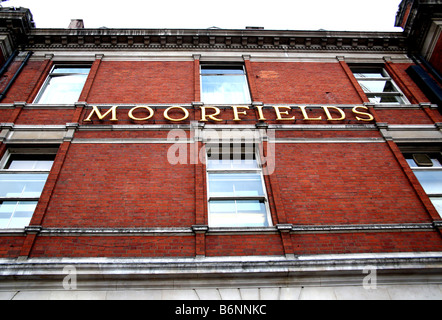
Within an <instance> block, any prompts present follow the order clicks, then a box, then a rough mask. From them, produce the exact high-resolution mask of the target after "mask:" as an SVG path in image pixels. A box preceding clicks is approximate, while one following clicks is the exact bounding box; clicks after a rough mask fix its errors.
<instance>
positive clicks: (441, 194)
mask: <svg viewBox="0 0 442 320" xmlns="http://www.w3.org/2000/svg"><path fill="white" fill-rule="evenodd" d="M413 154H426V155H428V156H429V157H430V158H431V155H435V154H436V155H437V157H436V158H437V160H438V162H439V163H440V164H441V165H442V154H441V153H440V152H431V151H428V152H425V151H416V152H413V151H412V152H404V155H405V158H406V159H409V157H410V156H411V155H413ZM414 162H415V161H414ZM407 163H408V165H409V166H410V168H411V170H412V171H413V173H415V175H416V173H418V172H425V171H427V172H442V166H441V167H438V166H419V165H417V166H414V165H413V164H412V163H410V161H408V160H407ZM415 163H416V162H415ZM416 178H417V179H418V181H419V182H420V183H421V181H420V180H419V178H418V176H417V175H416ZM421 185H422V183H421ZM422 188H424V190H425V187H424V186H423V185H422ZM425 192H426V194H427V195H428V197H429V198H430V200H431V201H432V202H434V201H433V200H439V201H442V189H441V190H440V192H437V193H434V192H432V193H429V192H428V191H426V190H425ZM434 206H435V208H436V210H437V211H438V212H439V215H440V216H441V217H442V208H441V207H439V210H438V207H437V206H436V205H434Z"/></svg>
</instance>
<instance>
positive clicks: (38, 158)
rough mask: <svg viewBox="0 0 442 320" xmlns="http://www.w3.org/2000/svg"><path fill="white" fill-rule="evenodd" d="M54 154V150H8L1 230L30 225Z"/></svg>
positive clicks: (0, 195)
mask: <svg viewBox="0 0 442 320" xmlns="http://www.w3.org/2000/svg"><path fill="white" fill-rule="evenodd" d="M42 152H45V153H42ZM55 152H56V151H54V150H53V149H51V150H47V149H44V151H43V150H42V149H39V150H37V149H10V150H8V151H7V153H6V154H5V156H4V157H3V159H2V161H1V162H0V164H1V167H0V168H2V169H1V170H0V229H11V228H24V227H25V226H27V225H29V222H30V221H31V218H32V215H33V213H34V210H35V208H36V206H37V202H38V200H39V198H40V195H41V192H42V191H43V187H44V185H45V183H46V179H47V178H48V175H49V171H50V170H51V167H52V164H53V162H54V158H55Z"/></svg>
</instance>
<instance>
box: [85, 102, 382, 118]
mask: <svg viewBox="0 0 442 320" xmlns="http://www.w3.org/2000/svg"><path fill="white" fill-rule="evenodd" d="M345 107H346V108H348V106H345ZM104 108H106V107H100V106H92V111H91V112H90V113H89V114H88V115H87V117H86V118H85V119H84V121H92V120H93V119H96V118H98V119H99V120H109V121H118V120H119V119H118V117H117V109H118V106H112V107H108V106H107V108H108V109H107V110H103V109H104ZM229 108H230V109H231V110H232V111H233V119H222V118H220V117H221V116H222V113H221V108H219V107H216V106H199V107H197V109H196V110H199V111H200V112H201V117H200V119H199V120H198V121H202V122H208V121H214V122H221V121H226V120H233V121H237V122H239V121H242V119H241V117H245V116H247V112H248V111H249V112H250V111H255V113H256V114H257V119H256V120H257V121H267V120H276V121H294V120H298V119H296V117H295V115H293V114H291V111H292V110H298V111H301V114H302V118H300V119H299V120H304V121H324V120H326V121H341V120H346V118H347V114H346V113H345V112H344V110H343V108H344V106H341V107H339V106H321V107H319V108H320V110H321V112H322V114H321V115H318V114H316V115H315V116H312V115H311V114H310V112H311V109H312V108H318V106H314V107H312V106H271V107H268V106H266V107H264V106H229V107H223V111H225V110H227V109H229ZM264 108H266V109H271V112H272V113H273V114H274V117H275V118H274V119H267V118H266V116H265V115H264V110H263V109H264ZM307 108H308V109H309V110H308V109H307ZM189 110H192V109H187V108H185V107H182V106H171V107H168V108H166V109H165V110H164V112H163V117H164V118H165V119H167V120H169V121H173V122H180V121H186V120H187V119H188V118H189V116H190V113H189ZM135 112H137V114H136V115H135ZM140 112H141V113H142V116H141V115H140V114H139V113H140ZM177 112H179V113H180V115H179V116H176V113H177ZM351 112H352V114H353V115H354V117H355V119H356V120H357V121H364V122H367V121H373V120H374V117H373V116H372V115H371V114H370V113H369V111H368V107H366V106H354V107H352V108H351ZM172 113H173V114H174V117H172V116H171V114H172ZM127 115H128V117H129V118H130V119H132V120H134V121H147V120H149V119H151V118H152V117H153V116H154V115H155V111H154V107H150V106H146V105H138V106H134V107H133V108H131V109H129V111H128V113H127ZM267 117H268V113H267ZM272 118H273V117H272Z"/></svg>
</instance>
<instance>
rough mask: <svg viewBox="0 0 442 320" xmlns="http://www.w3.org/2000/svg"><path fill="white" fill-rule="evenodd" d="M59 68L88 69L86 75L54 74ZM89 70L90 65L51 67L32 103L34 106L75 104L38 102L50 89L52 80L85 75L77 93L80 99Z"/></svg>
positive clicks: (56, 65)
mask: <svg viewBox="0 0 442 320" xmlns="http://www.w3.org/2000/svg"><path fill="white" fill-rule="evenodd" d="M61 68H64V69H86V68H87V69H89V72H88V73H87V74H85V73H83V72H77V73H75V72H60V73H57V72H54V71H55V70H56V69H61ZM91 68H92V65H91V64H75V63H72V64H69V63H60V64H55V65H53V66H52V68H51V71H50V72H49V74H48V75H47V76H46V79H45V81H44V83H43V84H42V86H41V88H40V90H39V91H38V94H37V96H36V97H35V99H34V101H33V103H34V104H75V103H76V102H78V101H73V102H70V103H69V102H68V103H66V102H64V101H63V102H60V103H58V102H57V103H44V102H43V103H42V102H40V100H41V99H42V97H43V96H44V95H45V92H46V90H47V89H48V88H49V87H50V82H51V80H52V79H53V78H56V77H63V76H77V75H86V78H85V80H84V83H83V86H82V88H81V90H80V92H79V93H78V97H80V95H81V92H82V91H83V89H84V85H85V84H86V81H87V78H88V76H89V74H90V70H91ZM77 100H78V98H77Z"/></svg>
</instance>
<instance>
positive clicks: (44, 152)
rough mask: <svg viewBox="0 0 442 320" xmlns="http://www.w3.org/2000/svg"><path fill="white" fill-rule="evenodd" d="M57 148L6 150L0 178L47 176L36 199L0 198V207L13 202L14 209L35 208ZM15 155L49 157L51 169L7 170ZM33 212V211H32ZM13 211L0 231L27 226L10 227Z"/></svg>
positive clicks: (20, 197) (1, 164)
mask: <svg viewBox="0 0 442 320" xmlns="http://www.w3.org/2000/svg"><path fill="white" fill-rule="evenodd" d="M57 150H58V149H57V148H51V147H47V148H46V147H45V148H13V147H11V148H8V149H7V150H6V152H5V154H4V155H3V157H2V158H1V159H0V176H1V175H5V174H8V175H14V174H17V175H23V174H28V175H33V174H36V175H37V174H40V175H41V174H47V177H46V180H45V182H44V185H43V187H42V189H41V192H40V194H39V196H38V197H36V196H35V197H23V196H15V197H0V205H2V204H3V203H5V202H11V203H12V202H15V207H17V206H19V205H26V204H30V203H32V205H34V203H35V206H37V204H38V201H39V200H40V197H41V194H42V193H43V190H44V187H45V185H46V182H47V178H48V176H49V173H50V171H51V169H52V166H53V164H54V161H55V157H56V154H57ZM16 155H31V156H32V155H35V156H36V157H38V156H45V157H48V158H49V157H50V158H52V164H51V168H50V169H49V170H47V169H35V168H33V169H9V168H6V166H7V165H8V164H9V163H10V161H11V158H12V157H14V156H16ZM43 161H47V159H45V160H43ZM34 211H35V209H34ZM15 213H16V212H15V210H14V212H12V214H11V217H10V218H9V221H8V225H7V226H6V227H0V230H11V229H24V228H25V227H26V226H27V225H24V226H22V227H12V228H11V227H10V225H11V222H12V221H13V219H14V215H15ZM33 214H34V212H32V214H31V217H30V219H29V221H31V220H32V215H33Z"/></svg>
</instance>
